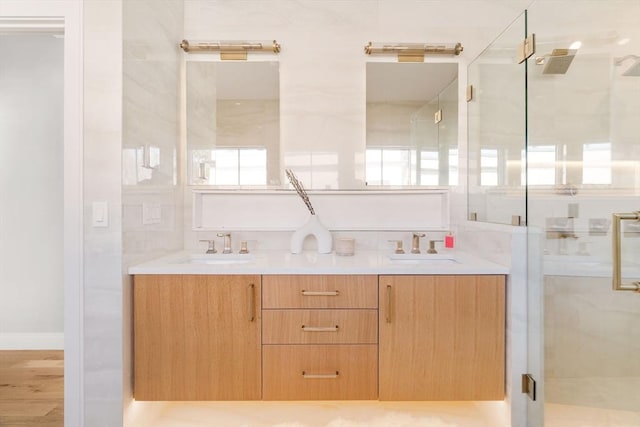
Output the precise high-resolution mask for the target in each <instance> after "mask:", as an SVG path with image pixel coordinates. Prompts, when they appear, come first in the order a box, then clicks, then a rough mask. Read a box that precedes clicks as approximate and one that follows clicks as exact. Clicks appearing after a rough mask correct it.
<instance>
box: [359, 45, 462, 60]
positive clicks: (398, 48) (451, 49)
mask: <svg viewBox="0 0 640 427" xmlns="http://www.w3.org/2000/svg"><path fill="white" fill-rule="evenodd" d="M462 51H463V47H462V44H460V43H456V44H453V43H449V44H428V43H406V44H388V43H381V44H378V45H374V44H373V43H372V42H369V44H368V45H366V46H365V47H364V53H366V54H367V55H398V62H423V61H424V57H425V55H438V56H439V55H460V53H461V52H462Z"/></svg>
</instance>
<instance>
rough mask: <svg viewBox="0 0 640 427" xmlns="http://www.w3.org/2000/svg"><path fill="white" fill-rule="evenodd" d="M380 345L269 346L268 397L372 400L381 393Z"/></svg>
mask: <svg viewBox="0 0 640 427" xmlns="http://www.w3.org/2000/svg"><path fill="white" fill-rule="evenodd" d="M377 374H378V346H376V345H368V344H365V345H265V346H263V380H262V390H263V392H262V398H263V399H264V400H369V399H376V398H377V396H378V375H377Z"/></svg>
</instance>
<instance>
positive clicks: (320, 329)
mask: <svg viewBox="0 0 640 427" xmlns="http://www.w3.org/2000/svg"><path fill="white" fill-rule="evenodd" d="M339 329H340V327H339V326H338V325H336V326H307V325H302V331H303V332H338V330H339Z"/></svg>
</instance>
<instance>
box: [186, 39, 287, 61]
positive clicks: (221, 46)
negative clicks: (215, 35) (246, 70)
mask: <svg viewBox="0 0 640 427" xmlns="http://www.w3.org/2000/svg"><path fill="white" fill-rule="evenodd" d="M180 47H181V48H182V50H184V51H185V52H187V53H192V52H220V59H222V60H236V61H246V59H247V53H248V52H270V53H279V52H280V44H278V42H277V41H275V40H273V41H272V42H265V41H257V42H247V41H215V42H200V41H195V42H191V43H189V41H187V40H182V42H181V43H180Z"/></svg>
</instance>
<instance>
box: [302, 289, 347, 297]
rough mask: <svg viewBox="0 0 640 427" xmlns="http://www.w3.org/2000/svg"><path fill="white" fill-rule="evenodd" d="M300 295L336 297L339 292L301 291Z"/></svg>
mask: <svg viewBox="0 0 640 427" xmlns="http://www.w3.org/2000/svg"><path fill="white" fill-rule="evenodd" d="M302 295H304V296H305V297H337V296H339V295H340V291H305V290H304V289H303V290H302Z"/></svg>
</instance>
